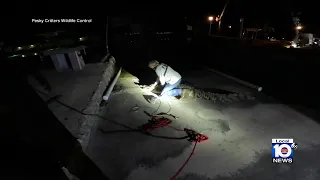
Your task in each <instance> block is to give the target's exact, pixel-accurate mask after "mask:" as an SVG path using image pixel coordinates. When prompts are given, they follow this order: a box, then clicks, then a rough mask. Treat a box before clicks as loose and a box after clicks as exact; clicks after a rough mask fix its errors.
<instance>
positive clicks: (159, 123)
mask: <svg viewBox="0 0 320 180" xmlns="http://www.w3.org/2000/svg"><path fill="white" fill-rule="evenodd" d="M171 122H172V121H171V120H170V119H168V118H165V117H158V116H157V117H156V116H151V120H150V121H149V122H148V123H147V124H144V125H142V127H141V128H142V130H144V131H152V130H154V129H157V128H162V127H166V126H168V127H170V128H172V129H174V130H176V131H181V132H182V131H183V132H186V133H187V135H188V141H191V142H195V144H194V146H193V149H192V151H191V153H190V155H189V157H188V159H187V160H186V161H185V163H184V164H183V165H182V166H181V167H180V169H179V170H178V171H177V173H176V174H175V175H174V176H172V178H170V180H175V179H176V178H177V177H178V176H179V174H180V173H181V172H182V170H183V169H184V168H185V166H186V165H187V164H188V162H189V160H190V159H191V157H192V155H193V154H194V152H195V149H196V147H197V144H198V143H201V142H203V141H206V140H208V136H206V135H204V134H200V133H198V132H196V131H194V130H191V129H186V128H185V129H183V130H182V129H179V128H176V127H173V126H169V124H170V123H171Z"/></svg>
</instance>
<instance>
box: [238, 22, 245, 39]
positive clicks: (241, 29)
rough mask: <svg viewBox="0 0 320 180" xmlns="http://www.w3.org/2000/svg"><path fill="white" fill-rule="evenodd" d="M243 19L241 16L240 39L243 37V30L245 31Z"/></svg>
mask: <svg viewBox="0 0 320 180" xmlns="http://www.w3.org/2000/svg"><path fill="white" fill-rule="evenodd" d="M243 20H244V18H240V36H239V37H240V39H241V38H242V32H243Z"/></svg>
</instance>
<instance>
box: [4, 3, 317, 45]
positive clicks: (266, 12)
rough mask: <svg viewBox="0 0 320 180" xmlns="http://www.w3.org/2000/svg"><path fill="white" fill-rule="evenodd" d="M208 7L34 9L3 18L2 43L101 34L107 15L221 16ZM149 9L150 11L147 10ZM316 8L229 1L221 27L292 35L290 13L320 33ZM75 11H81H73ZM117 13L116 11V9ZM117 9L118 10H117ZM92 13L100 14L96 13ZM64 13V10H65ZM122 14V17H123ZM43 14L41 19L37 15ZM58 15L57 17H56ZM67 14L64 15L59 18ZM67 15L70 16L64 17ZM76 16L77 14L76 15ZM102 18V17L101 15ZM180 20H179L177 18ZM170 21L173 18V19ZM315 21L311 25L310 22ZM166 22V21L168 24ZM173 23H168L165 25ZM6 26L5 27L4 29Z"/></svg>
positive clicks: (219, 7)
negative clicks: (44, 21) (48, 34)
mask: <svg viewBox="0 0 320 180" xmlns="http://www.w3.org/2000/svg"><path fill="white" fill-rule="evenodd" d="M207 2H209V3H206V1H204V2H202V1H201V2H200V1H199V3H198V4H197V3H194V2H193V3H187V4H182V3H177V4H178V6H177V5H174V7H173V5H172V3H173V2H171V3H170V4H165V3H162V4H161V3H158V4H161V6H160V5H158V4H152V5H151V6H144V5H143V4H138V5H137V4H136V5H135V6H131V5H129V4H128V6H126V7H124V6H122V8H119V12H117V13H115V12H116V11H115V10H113V11H112V12H111V11H108V10H109V9H110V8H109V9H108V8H105V7H104V6H101V7H100V8H99V9H96V10H92V13H90V14H91V16H86V15H82V16H78V15H73V16H70V14H74V13H73V12H72V11H68V13H62V12H61V11H63V10H61V9H59V11H58V13H57V12H56V13H52V14H55V15H52V14H51V15H44V14H43V13H40V12H39V11H38V9H37V10H36V9H34V10H33V11H32V14H33V15H32V14H31V15H30V13H28V15H27V14H24V15H23V16H19V15H12V16H8V15H7V16H4V17H2V24H1V25H4V26H2V28H3V29H2V31H4V32H3V33H1V34H0V35H1V37H0V38H1V39H3V38H12V37H14V39H18V37H24V36H26V34H30V33H38V32H44V31H50V30H54V29H59V28H61V29H71V30H73V31H80V30H88V31H92V32H95V31H103V29H104V27H105V21H106V16H107V14H108V12H109V13H110V14H112V15H113V16H118V15H122V16H132V14H135V15H139V16H141V17H145V18H146V19H148V18H149V19H150V18H151V21H152V18H154V17H155V16H156V17H157V19H158V21H161V19H162V18H164V19H165V18H166V19H170V17H174V16H176V17H177V19H179V18H180V17H183V16H188V17H192V16H194V17H197V16H204V15H208V14H220V13H221V10H222V8H223V6H224V3H225V0H216V1H207ZM135 7H139V9H135ZM148 7H149V8H148ZM317 8H318V6H317V4H316V3H315V2H314V1H313V2H312V1H311V0H304V1H302V2H297V1H296V0H295V1H294V0H269V1H262V0H260V1H258V0H230V4H229V6H228V8H227V10H226V12H225V16H224V18H225V20H224V23H228V24H229V23H231V24H233V23H239V18H240V17H244V18H245V26H247V27H250V26H255V25H257V24H263V23H264V22H268V23H269V24H270V25H272V26H273V27H275V28H276V30H277V31H285V30H287V31H292V29H293V27H292V22H291V12H295V13H297V12H302V14H301V18H302V23H303V25H305V27H306V31H309V32H320V31H319V30H320V27H319V25H318V24H319V23H317V21H316V20H315V17H317V16H319V15H316V12H317ZM75 9H76V10H80V9H78V8H75ZM115 9H116V8H115ZM117 9H118V8H117ZM47 10H48V9H43V11H44V12H45V11H47ZM94 11H98V12H99V11H100V12H99V13H98V12H97V13H96V12H94ZM64 12H65V10H64ZM122 12H125V13H122ZM37 13H38V14H42V16H39V15H36V14H37ZM94 13H96V14H97V15H94V16H92V14H94ZM57 14H59V16H57ZM61 14H66V15H61ZM67 14H69V15H67ZM78 14H79V13H78ZM87 14H88V12H87ZM103 14H105V15H103ZM33 17H34V18H37V17H39V18H88V19H89V18H92V19H93V21H94V22H93V23H92V24H87V25H84V24H78V25H75V24H63V25H59V24H51V25H35V24H32V23H31V19H32V18H33ZM178 17H179V18H178ZM172 19H173V18H172ZM313 21H314V22H313ZM168 22H169V21H168ZM172 23H174V21H171V23H168V25H170V24H172ZM5 25H6V26H5Z"/></svg>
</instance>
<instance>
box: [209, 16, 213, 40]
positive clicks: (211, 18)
mask: <svg viewBox="0 0 320 180" xmlns="http://www.w3.org/2000/svg"><path fill="white" fill-rule="evenodd" d="M213 19H214V18H213V16H209V17H208V20H209V21H210V26H209V33H208V34H209V36H210V34H211V26H212V21H213Z"/></svg>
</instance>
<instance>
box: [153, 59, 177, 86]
mask: <svg viewBox="0 0 320 180" xmlns="http://www.w3.org/2000/svg"><path fill="white" fill-rule="evenodd" d="M156 73H157V75H158V78H159V81H160V83H161V85H164V84H165V83H168V84H174V83H176V82H178V80H179V79H181V75H180V74H179V73H178V72H177V71H175V70H173V69H172V68H171V67H170V66H168V65H166V64H160V65H158V66H157V68H156Z"/></svg>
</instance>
